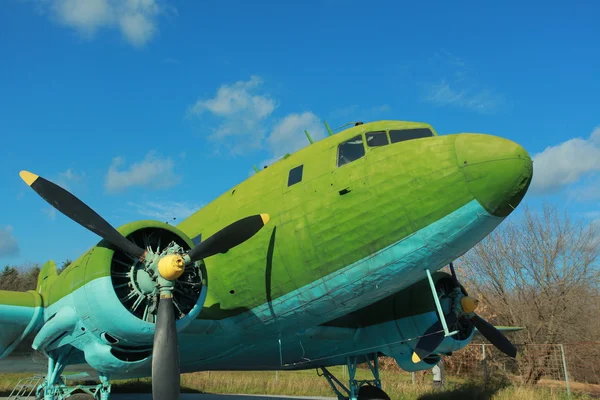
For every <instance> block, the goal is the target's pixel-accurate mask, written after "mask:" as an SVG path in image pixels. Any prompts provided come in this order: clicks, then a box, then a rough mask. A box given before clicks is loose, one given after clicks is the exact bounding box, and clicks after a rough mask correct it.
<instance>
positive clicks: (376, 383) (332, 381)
mask: <svg viewBox="0 0 600 400" xmlns="http://www.w3.org/2000/svg"><path fill="white" fill-rule="evenodd" d="M361 361H366V362H367V365H368V366H369V369H370V370H371V373H372V374H373V379H368V380H357V379H355V377H356V367H357V365H358V363H359V362H361ZM346 364H347V366H348V375H349V377H348V378H349V379H348V381H349V385H348V386H349V388H347V387H346V386H345V385H344V384H343V383H342V382H340V381H339V379H337V378H336V377H335V376H333V374H332V373H331V372H329V370H328V369H327V368H325V367H320V369H321V371H322V372H323V374H322V375H323V376H324V377H325V379H327V382H328V383H329V385H330V386H331V388H332V389H333V391H334V392H335V394H336V395H337V396H338V400H391V399H390V397H389V396H388V395H387V394H386V393H385V392H384V391H383V390H382V389H381V380H380V379H379V358H378V354H377V353H373V354H364V355H361V356H350V357H347V358H346ZM317 374H318V371H317ZM319 375H320V374H319ZM341 391H344V392H345V394H344V393H342V392H341Z"/></svg>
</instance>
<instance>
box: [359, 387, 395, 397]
mask: <svg viewBox="0 0 600 400" xmlns="http://www.w3.org/2000/svg"><path fill="white" fill-rule="evenodd" d="M358 400H392V399H390V396H388V395H387V394H386V393H385V392H384V391H383V390H381V389H379V388H378V387H376V386H371V385H365V386H363V387H361V388H360V389H359V390H358Z"/></svg>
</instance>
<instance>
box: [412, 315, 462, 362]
mask: <svg viewBox="0 0 600 400" xmlns="http://www.w3.org/2000/svg"><path fill="white" fill-rule="evenodd" d="M455 322H456V315H455V314H454V313H451V314H448V315H446V323H447V324H448V326H451V325H453V324H454V323H455ZM443 340H444V327H443V326H442V321H440V320H439V319H438V320H437V322H436V323H435V324H433V325H431V326H430V327H429V329H427V330H426V331H425V333H423V336H421V337H420V338H419V341H418V342H417V345H416V346H415V351H414V352H413V355H412V361H413V362H414V363H418V362H420V361H421V360H423V359H424V358H425V357H427V356H428V355H430V354H431V353H433V352H434V351H435V349H437V347H438V346H439V345H440V343H442V341H443Z"/></svg>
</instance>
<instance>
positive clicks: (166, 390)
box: [152, 294, 181, 400]
mask: <svg viewBox="0 0 600 400" xmlns="http://www.w3.org/2000/svg"><path fill="white" fill-rule="evenodd" d="M180 389H181V388H180V370H179V347H178V343H177V329H176V326H175V311H174V306H173V297H172V295H171V294H168V295H161V296H160V301H159V303H158V315H157V318H156V325H155V327H154V344H153V348H152V399H153V400H178V399H179V391H180Z"/></svg>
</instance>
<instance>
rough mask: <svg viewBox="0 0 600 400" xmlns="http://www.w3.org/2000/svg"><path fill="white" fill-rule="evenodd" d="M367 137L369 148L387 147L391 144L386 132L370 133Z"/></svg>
mask: <svg viewBox="0 0 600 400" xmlns="http://www.w3.org/2000/svg"><path fill="white" fill-rule="evenodd" d="M365 136H366V138H367V146H369V147H378V146H385V145H386V144H390V142H389V141H388V137H387V134H386V133H385V131H382V132H369V133H367V134H366V135H365Z"/></svg>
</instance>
